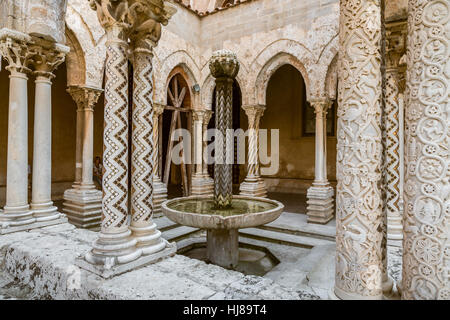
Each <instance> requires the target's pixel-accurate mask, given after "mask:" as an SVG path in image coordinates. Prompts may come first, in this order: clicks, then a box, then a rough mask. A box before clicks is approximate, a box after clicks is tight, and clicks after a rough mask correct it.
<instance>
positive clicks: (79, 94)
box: [67, 86, 103, 111]
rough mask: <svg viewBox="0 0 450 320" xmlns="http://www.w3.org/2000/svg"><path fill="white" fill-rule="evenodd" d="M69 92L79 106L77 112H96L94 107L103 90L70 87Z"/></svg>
mask: <svg viewBox="0 0 450 320" xmlns="http://www.w3.org/2000/svg"><path fill="white" fill-rule="evenodd" d="M67 92H68V93H69V94H70V95H71V96H72V99H73V100H74V101H75V103H76V104H77V111H94V105H95V104H96V103H97V101H98V98H99V97H100V95H101V93H102V92H103V90H102V89H100V88H94V87H88V86H84V87H83V86H69V87H68V88H67Z"/></svg>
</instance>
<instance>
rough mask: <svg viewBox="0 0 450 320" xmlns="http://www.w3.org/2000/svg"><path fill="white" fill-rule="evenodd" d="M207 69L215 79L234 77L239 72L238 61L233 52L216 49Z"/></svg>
mask: <svg viewBox="0 0 450 320" xmlns="http://www.w3.org/2000/svg"><path fill="white" fill-rule="evenodd" d="M209 70H210V71H211V74H212V76H213V77H214V78H216V79H221V78H225V79H234V78H235V77H236V76H237V74H238V72H239V61H238V59H237V56H236V54H235V53H234V52H232V51H229V50H218V51H216V52H214V53H213V54H212V56H211V59H210V60H209Z"/></svg>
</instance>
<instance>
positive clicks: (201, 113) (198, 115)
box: [192, 109, 206, 123]
mask: <svg viewBox="0 0 450 320" xmlns="http://www.w3.org/2000/svg"><path fill="white" fill-rule="evenodd" d="M205 115H206V112H205V110H199V109H193V110H192V118H193V119H194V121H200V122H202V123H203V119H204V117H205Z"/></svg>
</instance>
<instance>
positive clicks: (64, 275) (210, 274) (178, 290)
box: [0, 224, 318, 300]
mask: <svg viewBox="0 0 450 320" xmlns="http://www.w3.org/2000/svg"><path fill="white" fill-rule="evenodd" d="M96 237H97V235H96V233H95V232H92V231H89V230H83V229H76V228H74V227H73V226H72V225H70V224H63V225H58V226H53V227H47V228H42V229H36V230H33V231H31V232H17V233H13V234H8V235H3V236H0V266H1V269H2V271H4V272H7V273H8V274H10V275H11V276H12V277H15V278H17V279H18V281H19V282H20V283H21V284H23V285H27V286H29V287H30V288H31V289H32V290H33V297H36V298H37V299H39V298H40V299H87V300H91V299H171V300H174V299H181V300H196V299H201V300H205V299H317V298H318V297H317V296H314V295H310V294H305V293H304V292H302V291H298V290H294V289H290V288H286V287H283V286H281V285H279V284H276V283H275V282H273V281H272V280H270V279H266V278H262V277H256V276H245V275H243V274H241V273H239V272H235V271H230V270H225V269H223V268H220V267H218V266H214V265H208V264H206V263H204V262H202V261H199V260H195V259H189V258H187V257H184V256H180V255H175V256H173V257H170V258H166V259H163V260H162V261H159V262H157V263H154V264H152V265H149V266H145V267H142V268H140V269H138V270H134V271H130V272H127V273H124V274H122V275H118V276H116V277H114V278H112V279H107V280H105V279H103V278H101V277H99V276H97V275H95V274H93V273H90V272H88V271H85V270H82V269H80V268H78V267H77V266H76V265H75V260H76V258H77V257H78V256H79V254H80V253H84V252H86V251H88V250H89V249H90V244H91V243H92V241H93V240H95V239H96Z"/></svg>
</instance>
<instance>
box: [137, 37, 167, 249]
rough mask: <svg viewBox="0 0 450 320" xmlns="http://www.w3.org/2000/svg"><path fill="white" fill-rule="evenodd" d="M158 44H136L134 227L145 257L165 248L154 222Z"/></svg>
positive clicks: (142, 39)
mask: <svg viewBox="0 0 450 320" xmlns="http://www.w3.org/2000/svg"><path fill="white" fill-rule="evenodd" d="M154 45H155V43H152V41H151V40H149V39H146V38H139V39H137V40H136V41H135V48H134V59H133V66H134V74H133V86H134V90H133V128H132V143H133V145H132V162H131V179H132V181H131V226H130V229H131V231H132V232H133V237H134V238H135V239H136V240H137V247H138V248H139V249H141V250H142V253H143V254H151V253H155V252H158V251H160V250H162V249H164V248H165V246H166V242H165V241H164V240H163V239H162V238H161V232H160V231H159V230H157V228H156V224H155V223H154V222H153V220H152V215H153V175H154V170H155V169H154V167H156V162H155V159H156V156H157V152H156V146H157V141H155V140H154V137H153V136H154V127H158V123H154V122H153V120H154V110H153V98H152V96H153V77H152V72H153V65H152V58H153V53H152V48H153V46H154Z"/></svg>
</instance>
